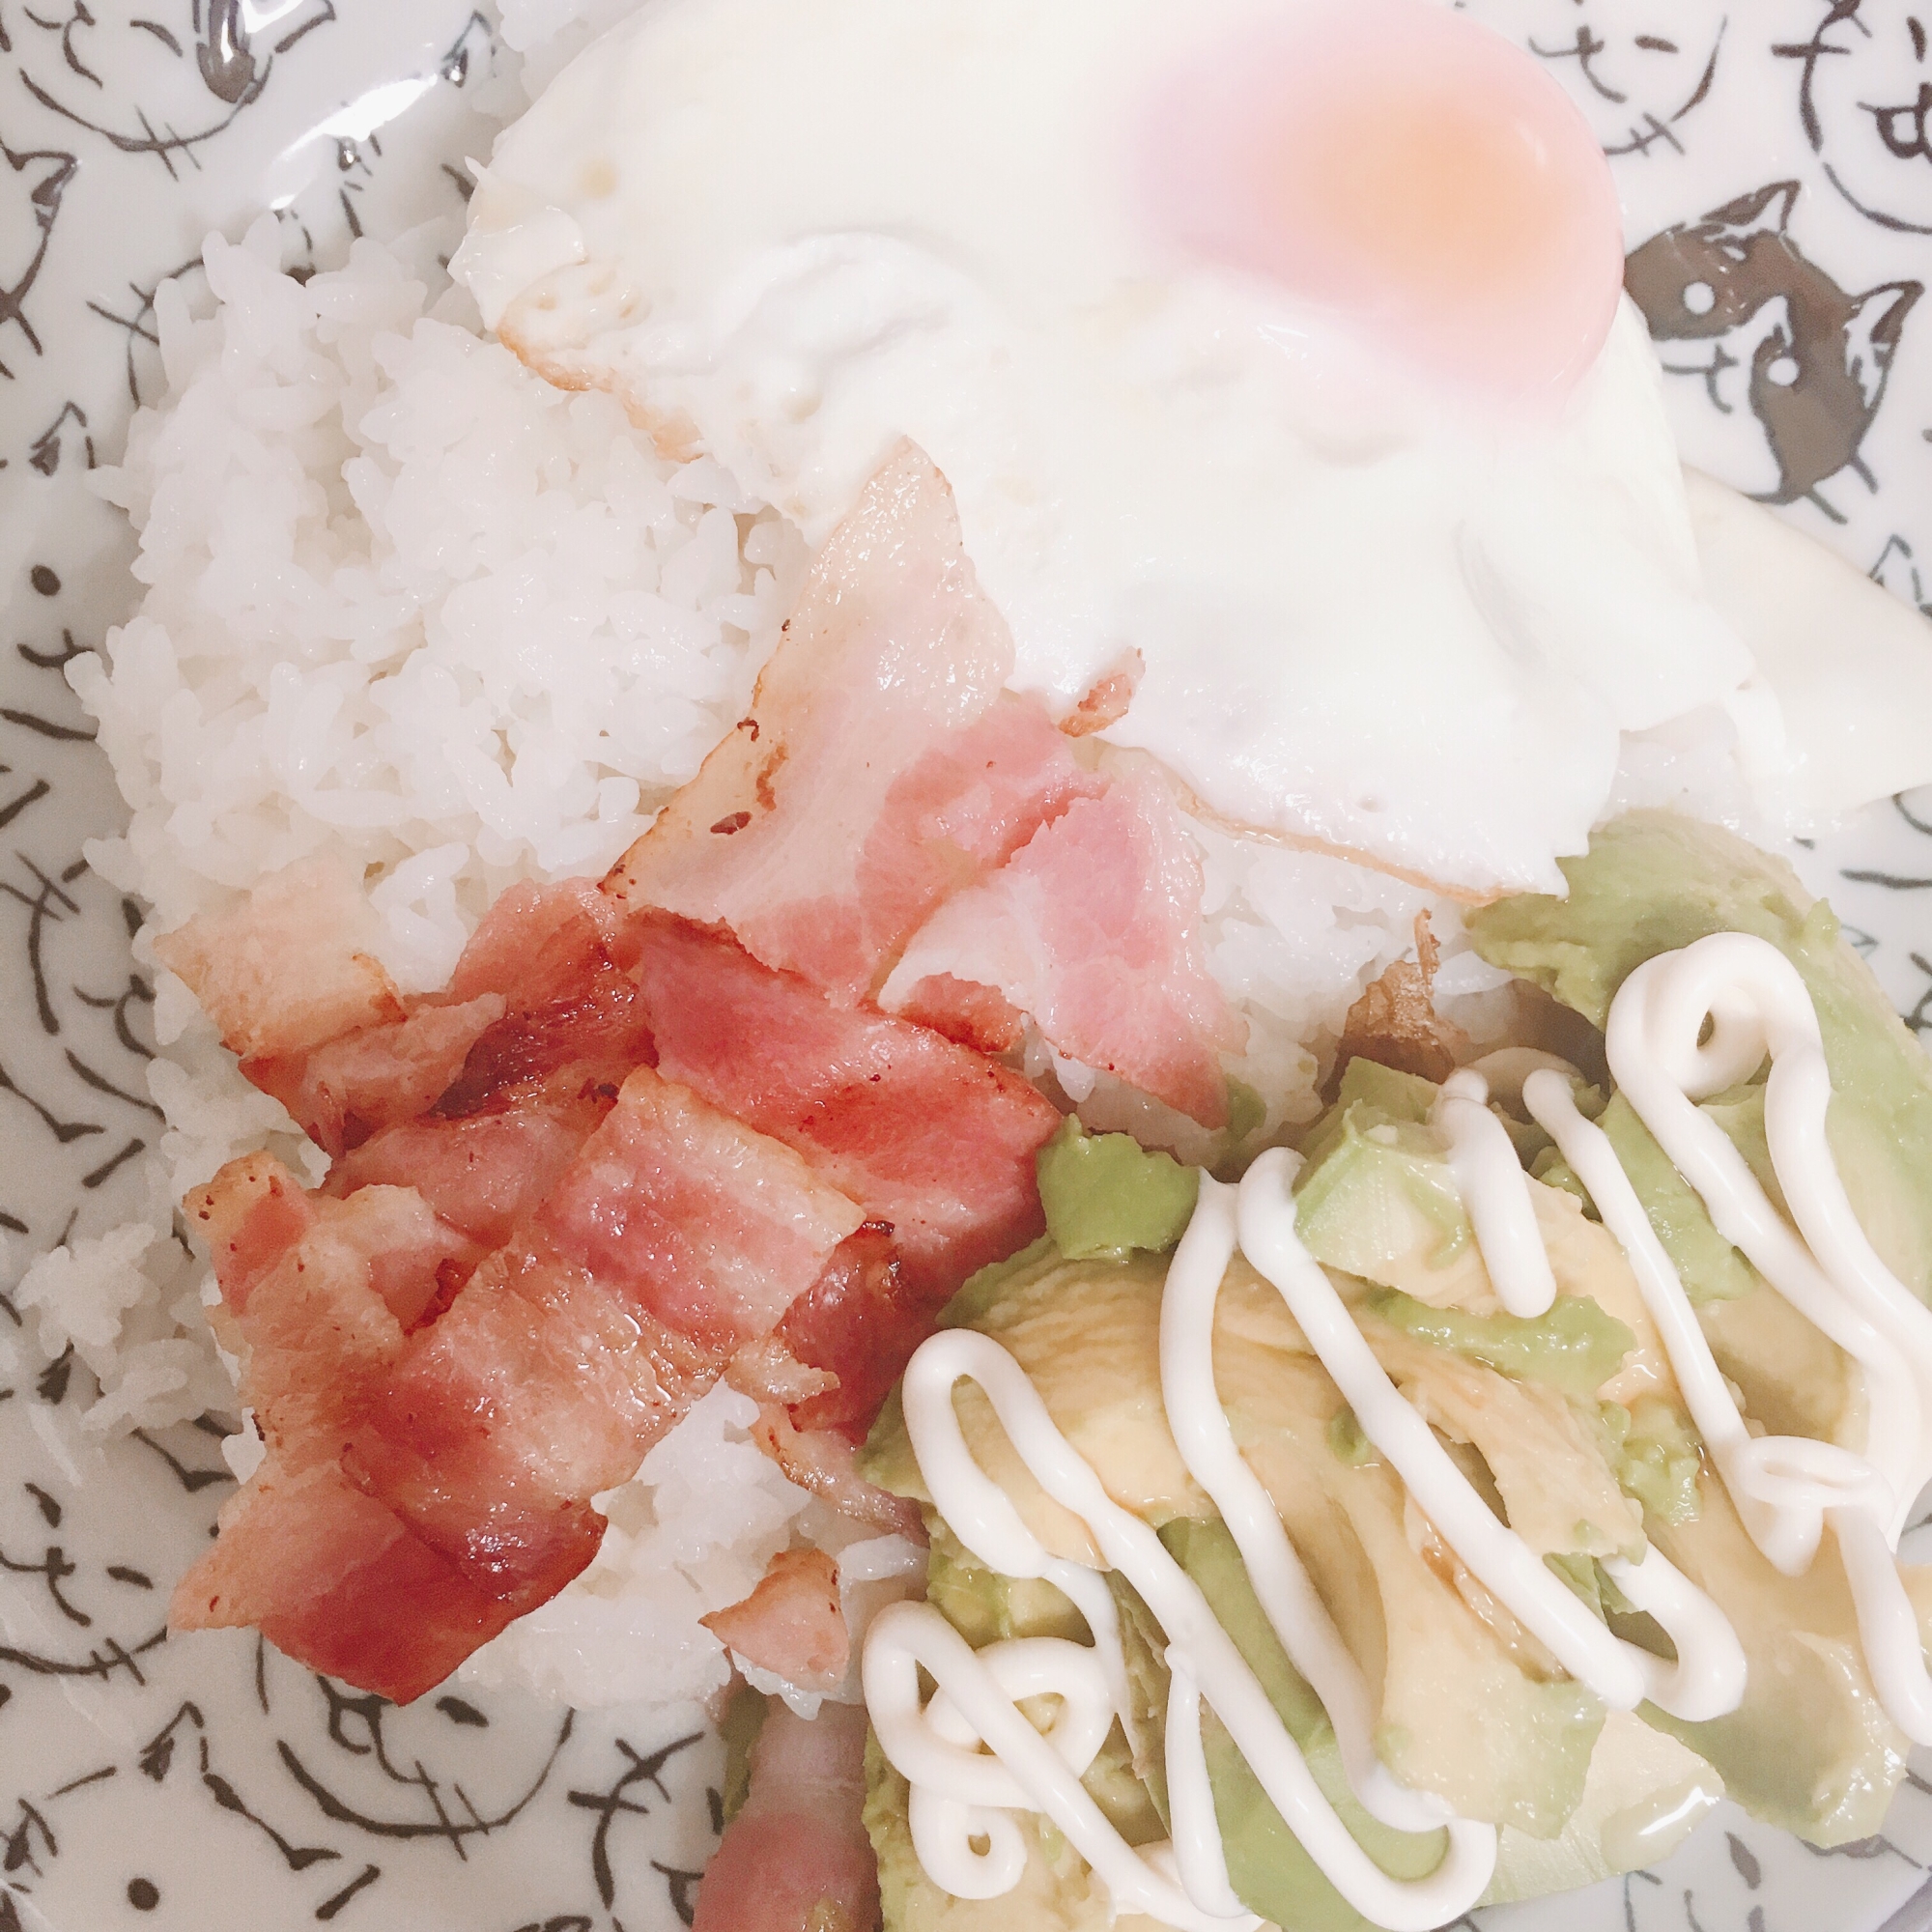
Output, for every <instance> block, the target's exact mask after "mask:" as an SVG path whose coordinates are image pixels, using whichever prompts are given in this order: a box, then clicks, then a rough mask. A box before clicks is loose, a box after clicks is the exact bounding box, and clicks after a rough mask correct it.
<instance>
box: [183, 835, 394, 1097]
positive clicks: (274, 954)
mask: <svg viewBox="0 0 1932 1932" xmlns="http://www.w3.org/2000/svg"><path fill="white" fill-rule="evenodd" d="M379 933H380V927H379V925H378V923H377V919H376V915H375V914H374V913H373V912H372V911H371V910H370V908H369V901H368V900H367V899H366V898H365V897H364V896H363V895H362V887H361V882H360V881H359V880H358V879H357V878H356V877H355V875H354V874H353V873H352V872H351V871H350V869H349V868H348V867H347V866H346V865H344V864H343V863H341V862H340V861H338V860H331V859H324V858H317V859H306V860H303V861H301V862H300V863H299V864H298V865H294V866H290V867H286V868H285V869H284V870H282V871H279V872H275V873H272V874H271V875H270V877H268V878H266V879H264V880H263V881H262V882H261V883H260V884H259V885H258V886H256V888H255V889H254V891H253V892H252V893H250V894H249V895H248V896H247V898H246V899H244V900H243V901H242V902H241V904H240V905H238V906H236V907H234V908H233V909H232V910H231V911H228V912H225V913H210V914H204V915H203V916H202V917H201V918H199V919H196V920H192V921H190V922H189V923H187V924H186V925H184V926H181V927H179V928H177V929H176V930H175V931H173V932H167V933H163V934H162V935H161V936H160V937H159V938H158V939H156V941H155V952H156V956H157V957H158V958H159V959H160V961H161V963H162V965H164V966H166V967H167V968H168V969H169V970H170V971H171V972H174V973H178V974H179V975H180V976H181V977H182V978H183V979H184V980H186V981H187V983H188V984H189V985H190V986H191V987H193V989H194V994H195V997H196V999H198V1000H199V1001H200V1002H201V1004H202V1008H203V1010H204V1011H206V1012H207V1014H208V1016H209V1017H210V1018H211V1019H212V1020H213V1022H214V1023H215V1025H216V1026H217V1027H219V1028H220V1029H221V1037H222V1039H223V1040H224V1041H225V1042H226V1044H227V1045H228V1046H230V1047H232V1048H233V1049H234V1051H235V1052H236V1053H238V1054H239V1055H241V1059H242V1060H243V1061H244V1062H245V1061H247V1060H248V1059H250V1058H251V1057H253V1056H256V1055H261V1056H265V1057H267V1058H270V1059H286V1058H288V1057H289V1056H291V1055H295V1054H299V1053H303V1052H305V1051H307V1049H308V1048H310V1047H312V1046H319V1045H320V1044H321V1043H322V1042H323V1041H324V1040H326V1039H336V1038H339V1037H341V1036H342V1035H343V1034H346V1033H353V1032H355V1031H356V1030H357V1029H358V1028H361V1027H369V1026H381V1025H383V1024H384V1023H385V1022H387V1021H390V1020H398V1019H401V1018H402V1017H403V1011H404V1009H403V1001H402V996H401V995H400V994H399V993H398V992H397V991H396V988H395V985H394V982H393V981H392V980H390V978H389V976H388V974H387V973H385V972H384V970H383V968H382V966H381V964H380V963H379V962H378V961H377V959H376V956H375V952H376V942H377V939H378V936H379Z"/></svg>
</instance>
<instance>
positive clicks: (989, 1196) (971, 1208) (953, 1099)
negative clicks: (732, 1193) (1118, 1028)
mask: <svg viewBox="0 0 1932 1932" xmlns="http://www.w3.org/2000/svg"><path fill="white" fill-rule="evenodd" d="M636 936H637V945H638V948H639V958H638V966H637V972H638V976H639V982H640V983H641V985H642V987H643V990H644V998H645V1003H646V1005H647V1006H648V1008H649V1010H650V1016H651V1028H652V1033H653V1036H654V1037H655V1039H656V1041H657V1050H658V1066H659V1069H660V1071H662V1072H663V1073H664V1074H665V1075H666V1076H667V1077H668V1078H670V1079H673V1080H677V1081H680V1082H682V1083H683V1084H684V1085H685V1086H687V1087H690V1088H691V1089H692V1090H693V1091H694V1092H696V1093H697V1094H702V1095H703V1096H704V1098H706V1099H707V1100H709V1101H710V1102H711V1103H712V1105H714V1106H716V1107H719V1108H722V1109H723V1110H724V1111H725V1112H726V1113H728V1114H734V1115H736V1116H737V1118H738V1119H739V1120H741V1121H745V1122H749V1123H750V1124H751V1125H753V1126H754V1127H756V1128H757V1129H758V1130H759V1132H761V1133H767V1134H770V1135H771V1136H772V1137H773V1138H774V1139H776V1140H781V1141H783V1142H784V1143H785V1144H786V1146H788V1147H792V1148H796V1149H797V1150H798V1151H799V1152H800V1153H801V1154H803V1155H804V1156H805V1158H806V1159H807V1160H808V1161H810V1163H811V1165H812V1166H813V1167H815V1168H816V1169H818V1171H819V1172H820V1173H821V1174H823V1175H824V1176H825V1177H826V1179H829V1180H830V1181H831V1182H832V1183H833V1184H834V1185H835V1186H836V1187H838V1189H839V1190H840V1192H842V1193H844V1194H846V1195H848V1196H850V1198H851V1199H852V1200H854V1201H856V1202H858V1204H859V1205H860V1206H861V1207H862V1208H864V1209H865V1210H866V1213H867V1216H868V1217H869V1218H871V1219H873V1220H877V1221H884V1222H889V1223H890V1224H891V1226H892V1230H893V1238H894V1240H895V1243H896V1244H897V1247H898V1251H899V1257H900V1261H901V1264H902V1265H903V1266H904V1269H905V1275H906V1280H907V1282H908V1283H909V1284H910V1285H911V1288H912V1290H913V1292H914V1293H916V1294H918V1295H920V1296H922V1297H923V1298H924V1299H925V1300H926V1301H927V1303H928V1304H929V1305H931V1306H937V1304H938V1302H939V1301H942V1300H944V1299H945V1297H946V1296H947V1295H949V1294H951V1293H952V1291H953V1290H954V1289H955V1288H957V1287H958V1286H959V1284H960V1283H961V1282H963V1281H964V1280H965V1279H966V1277H967V1276H968V1275H969V1274H971V1273H972V1272H973V1271H974V1269H976V1268H979V1267H981V1266H983V1265H984V1264H986V1263H988V1262H993V1261H999V1260H1001V1259H1003V1258H1004V1257H1005V1256H1007V1255H1009V1254H1011V1253H1012V1252H1013V1251H1014V1250H1015V1249H1016V1248H1021V1247H1024V1246H1025V1245H1026V1243H1027V1242H1029V1241H1031V1240H1032V1239H1034V1238H1035V1236H1037V1235H1038V1234H1039V1233H1040V1232H1041V1231H1042V1229H1043V1228H1044V1227H1045V1225H1046V1223H1045V1218H1044V1216H1043V1214H1042V1213H1041V1211H1040V1206H1039V1190H1038V1186H1037V1182H1036V1179H1035V1177H1034V1156H1035V1154H1036V1153H1037V1151H1039V1149H1040V1147H1041V1146H1042V1145H1043V1144H1044V1143H1045V1142H1046V1141H1047V1139H1048V1138H1049V1137H1050V1136H1051V1135H1052V1134H1053V1132H1054V1130H1055V1128H1057V1127H1058V1126H1059V1124H1060V1116H1059V1114H1058V1112H1057V1111H1056V1110H1055V1109H1054V1107H1053V1105H1052V1103H1051V1102H1050V1101H1048V1100H1047V1099H1045V1098H1044V1097H1043V1096H1042V1095H1041V1094H1039V1093H1038V1092H1037V1090H1036V1089H1034V1088H1033V1087H1030V1086H1029V1085H1028V1084H1027V1083H1026V1082H1025V1081H1024V1080H1022V1079H1021V1078H1020V1077H1019V1075H1018V1074H1016V1073H1012V1072H1009V1070H1008V1069H1007V1068H1006V1067H1004V1066H1001V1065H997V1064H996V1063H994V1062H993V1061H990V1060H988V1059H986V1058H985V1056H984V1055H982V1054H979V1053H975V1052H973V1051H972V1050H971V1049H970V1048H967V1047H962V1046H959V1045H956V1044H955V1043H954V1042H952V1040H949V1039H946V1038H944V1037H941V1036H940V1035H939V1034H936V1033H933V1032H932V1031H930V1030H929V1029H927V1028H924V1027H920V1026H915V1025H912V1024H911V1023H910V1022H908V1021H905V1020H898V1019H892V1018H889V1017H888V1016H887V1015H886V1014H884V1013H879V1012H874V1011H872V1010H870V1009H858V1008H838V1007H834V1006H832V1005H830V1004H829V1003H828V1002H827V1001H825V1000H824V999H822V998H821V997H820V996H819V994H818V993H817V991H816V989H814V988H813V987H812V986H811V985H810V983H808V982H807V981H806V980H802V979H800V978H799V977H798V976H797V975H795V974H788V973H774V972H772V971H770V970H769V969H767V968H766V967H763V966H761V965H760V964H759V963H758V962H757V961H756V960H755V959H753V958H752V957H751V956H750V955H749V954H748V953H747V952H745V951H744V949H743V948H742V947H740V946H738V945H736V944H735V943H734V942H733V941H732V940H731V939H730V937H729V936H728V935H725V934H723V933H719V932H716V931H708V930H706V929H704V928H702V927H699V926H696V925H693V924H691V923H688V922H686V921H684V920H679V919H674V918H671V917H669V916H668V915H664V914H657V915H643V916H640V917H639V920H638V922H637V925H636Z"/></svg>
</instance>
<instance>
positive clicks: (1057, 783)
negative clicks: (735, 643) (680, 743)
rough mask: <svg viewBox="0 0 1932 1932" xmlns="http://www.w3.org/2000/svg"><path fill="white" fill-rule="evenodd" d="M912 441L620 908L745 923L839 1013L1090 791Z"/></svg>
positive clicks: (814, 583) (841, 545)
mask: <svg viewBox="0 0 1932 1932" xmlns="http://www.w3.org/2000/svg"><path fill="white" fill-rule="evenodd" d="M1012 663H1013V647H1012V639H1011V637H1010V636H1009V633H1008V631H1007V628H1006V624H1005V622H1004V621H1003V620H1002V618H1001V617H1000V615H999V612H998V611H996V610H995V609H994V608H993V606H992V605H991V604H990V603H989V602H988V601H987V600H986V598H985V596H984V594H983V593H982V592H981V591H980V587H979V583H978V581H977V579H976V577H975V575H974V571H973V567H972V565H971V563H970V562H969V561H968V560H967V557H966V554H965V552H964V550H963V548H962V547H961V545H960V541H959V525H958V519H957V517H956V515H955V513H954V511H953V507H952V491H951V489H950V488H949V487H948V486H947V483H946V480H945V478H944V477H942V476H941V475H940V474H939V472H938V471H937V470H936V469H933V467H932V465H931V464H930V463H929V462H928V461H927V460H926V458H925V457H924V456H923V454H922V453H921V452H920V451H918V450H917V449H914V448H912V447H911V446H910V445H909V444H908V445H906V446H904V447H902V448H901V449H900V450H899V452H898V453H897V454H896V455H895V457H894V458H893V459H892V460H891V461H889V462H888V463H887V465H886V466H885V468H884V469H881V470H880V472H879V473H878V475H876V476H875V477H874V478H873V479H872V481H871V482H870V483H869V484H868V485H867V488H866V490H865V492H864V493H863V495H862V496H861V497H860V499H859V502H858V503H857V505H856V506H855V507H854V509H853V510H852V512H851V514H850V515H849V516H848V517H847V518H846V520H845V521H844V523H843V524H841V525H840V526H839V527H838V530H837V531H836V532H835V534H834V535H833V538H832V541H831V542H830V543H829V544H828V545H827V546H826V548H825V550H824V552H823V553H822V554H821V555H820V556H819V558H818V560H817V562H816V563H815V564H814V565H813V567H812V571H811V575H810V578H809V579H808V580H807V582H806V587H805V591H804V594H803V596H802V597H801V599H800V601H799V604H798V607H797V609H796V610H795V611H793V613H792V617H791V621H790V622H789V624H788V625H787V626H786V632H785V637H784V639H782V640H781V643H780V645H779V647H778V649H777V650H776V651H775V652H774V653H773V655H772V658H771V661H770V662H769V663H768V664H767V665H766V666H765V668H764V671H763V672H762V674H761V675H760V677H759V679H758V688H757V692H756V695H755V696H754V697H753V703H752V709H751V711H750V713H749V714H748V715H747V717H746V718H745V719H744V720H743V721H742V722H741V723H740V724H739V725H738V726H737V727H736V729H735V730H733V731H732V733H731V734H730V736H729V737H727V738H726V739H725V741H724V743H723V744H721V745H720V746H719V747H718V748H717V750H716V751H714V752H713V753H711V755H710V756H709V757H708V758H707V759H706V760H705V763H704V767H703V769H702V771H700V772H699V774H698V776H697V778H696V780H694V781H693V782H692V783H690V784H689V785H687V786H686V787H685V788H684V790H683V791H682V792H680V793H679V794H678V796H677V797H676V798H675V799H673V800H672V801H671V803H670V805H669V806H668V807H667V808H666V810H664V811H663V812H662V813H661V814H660V816H659V817H658V819H657V821H656V823H655V824H653V825H652V827H651V829H650V830H649V831H648V832H647V833H645V834H644V836H643V838H640V839H639V841H638V843H637V844H636V845H634V846H633V847H632V848H631V850H630V851H629V852H628V853H626V854H625V856H624V858H623V859H622V860H621V861H620V862H619V864H618V865H617V867H616V868H615V869H614V870H613V871H612V873H611V877H610V878H609V879H608V880H607V881H606V882H605V889H606V891H607V892H609V893H610V894H611V896H612V897H613V898H614V899H616V900H617V901H619V902H620V903H622V904H624V905H626V906H629V907H639V906H659V907H664V908H666V909H668V910H669V911H672V912H677V913H681V914H683V915H685V916H686V917H687V918H690V919H693V920H696V921H698V922H700V923H705V924H723V925H726V926H728V927H729V928H730V929H731V930H732V931H733V932H734V933H735V934H736V935H737V937H738V939H739V940H740V942H741V943H742V944H743V945H744V946H745V948H746V949H747V950H748V951H749V952H751V953H752V954H753V957H754V958H756V959H759V960H761V961H762V962H763V963H764V964H766V965H768V966H774V967H781V968H783V969H785V970H787V971H790V972H794V973H797V974H799V975H801V976H802V977H803V978H804V979H806V980H810V982H811V983H812V984H813V985H814V986H817V987H819V988H821V989H822V990H823V991H825V992H826V993H828V994H829V995H830V996H831V997H832V998H833V999H835V1000H836V1001H838V1002H839V1003H841V1004H844V1005H851V1004H853V1003H856V1002H858V1001H860V1000H862V999H865V998H867V996H868V995H869V994H870V993H871V992H872V991H873V989H874V988H875V986H876V985H877V983H878V982H879V980H882V979H883V978H884V976H885V973H886V971H887V970H888V969H889V968H890V966H891V964H892V961H893V959H894V957H895V955H896V953H897V952H898V949H899V947H900V946H902V945H903V944H904V942H905V940H906V939H907V937H908V936H909V935H910V934H911V933H912V932H913V930H914V929H915V927H917V926H918V925H919V923H921V921H922V920H923V918H924V917H925V916H926V914H927V913H928V912H929V911H930V910H931V909H932V908H933V907H934V906H935V905H937V904H938V903H939V902H940V900H941V899H942V898H943V897H944V896H945V895H946V894H947V893H949V892H951V891H952V890H954V889H955V888H957V887H958V886H959V885H961V884H963V883H965V882H966V881H967V880H969V879H972V878H974V877H977V876H978V874H979V873H980V871H981V870H982V869H983V868H985V867H990V866H997V865H999V864H1000V863H1001V862H1003V861H1004V860H1005V859H1006V858H1007V856H1008V855H1009V853H1010V852H1012V851H1014V850H1015V849H1016V848H1017V847H1018V846H1019V845H1020V844H1022V843H1023V842H1024V841H1025V840H1026V838H1028V837H1029V836H1030V835H1031V834H1032V833H1033V832H1034V831H1035V830H1036V829H1037V827H1038V826H1039V825H1040V824H1041V823H1042V822H1044V821H1045V820H1046V819H1047V818H1048V817H1050V816H1051V815H1052V814H1053V813H1054V812H1055V811H1057V810H1062V809H1064V807H1065V804H1066V802H1067V801H1068V800H1070V799H1071V798H1073V797H1077V796H1080V795H1081V794H1082V793H1083V792H1085V791H1087V790H1090V789H1092V788H1093V785H1094V781H1092V779H1091V778H1089V776H1088V775H1087V774H1085V773H1084V772H1082V771H1081V770H1080V769H1079V768H1078V766H1077V765H1076V764H1075V763H1074V760H1073V757H1072V754H1071V753H1070V751H1069V749H1068V746H1067V741H1066V740H1065V738H1063V737H1062V736H1061V735H1060V733H1059V732H1057V731H1056V730H1054V728H1053V726H1052V724H1051V722H1050V721H1049V720H1048V718H1047V716H1046V714H1045V712H1044V711H1043V710H1042V709H1041V708H1040V706H1039V704H1038V703H1037V700H1035V699H1032V698H1021V697H1014V696H1002V695H1001V686H1002V685H1003V684H1004V683H1005V681H1006V679H1007V677H1008V676H1009V673H1010V672H1011V669H1012Z"/></svg>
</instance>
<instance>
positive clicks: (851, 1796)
mask: <svg viewBox="0 0 1932 1932" xmlns="http://www.w3.org/2000/svg"><path fill="white" fill-rule="evenodd" d="M865 1802H866V1713H865V1711H864V1709H863V1708H862V1707H860V1706H859V1705H857V1704H827V1705H825V1706H824V1707H823V1708H822V1709H821V1710H820V1711H819V1714H818V1716H817V1717H816V1718H814V1719H812V1720H811V1721H810V1723H808V1722H807V1721H806V1720H805V1719H803V1718H800V1717H796V1716H794V1715H793V1713H791V1712H790V1711H788V1710H787V1709H786V1708H785V1707H784V1706H783V1705H782V1704H780V1703H776V1702H774V1703H773V1704H772V1705H771V1707H770V1711H769V1714H768V1715H767V1717H766V1719H765V1723H764V1728H763V1729H762V1730H761V1731H760V1732H759V1733H758V1741H757V1743H756V1744H754V1745H753V1747H752V1788H751V1791H750V1793H749V1794H748V1796H747V1797H746V1800H745V1806H744V1809H743V1810H741V1811H740V1812H739V1813H738V1815H737V1817H735V1818H734V1819H732V1821H731V1823H730V1824H729V1825H728V1826H727V1827H726V1828H725V1836H724V1839H723V1841H722V1842H721V1843H720V1844H719V1847H718V1850H717V1851H716V1853H714V1854H713V1856H712V1860H711V1863H710V1864H709V1865H708V1866H707V1867H706V1869H705V1873H704V1880H703V1883H702V1884H701V1885H700V1886H699V1887H698V1890H697V1915H696V1918H695V1920H694V1921H693V1925H692V1932H870V1928H872V1927H873V1926H876V1925H877V1924H878V1922H879V1869H878V1863H877V1861H876V1860H875V1859H874V1858H873V1856H872V1845H871V1840H870V1839H869V1838H868V1837H867V1835H866V1827H865V1822H864V1819H863V1817H862V1816H861V1811H862V1807H863V1806H864V1804H865Z"/></svg>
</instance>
